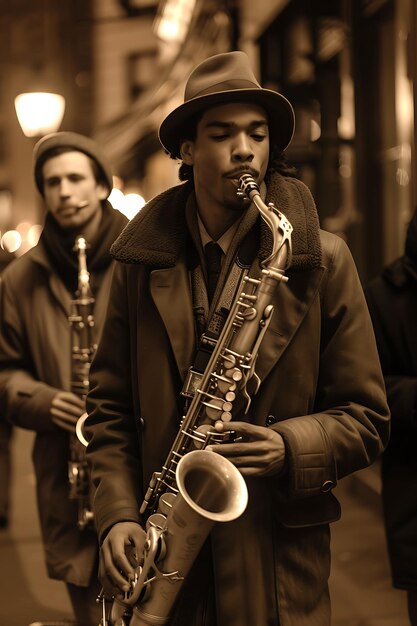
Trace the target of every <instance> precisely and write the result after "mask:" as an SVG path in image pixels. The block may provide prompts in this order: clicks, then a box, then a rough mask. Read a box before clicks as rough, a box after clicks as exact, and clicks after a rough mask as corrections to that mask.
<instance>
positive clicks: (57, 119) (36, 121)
mask: <svg viewBox="0 0 417 626" xmlns="http://www.w3.org/2000/svg"><path fill="white" fill-rule="evenodd" d="M15 108H16V115H17V119H18V120H19V124H20V126H21V129H22V131H23V133H24V134H25V135H26V137H39V136H42V135H47V134H48V133H53V132H55V131H57V130H58V128H59V127H60V124H61V122H62V118H63V117H64V111H65V98H64V97H63V96H61V95H59V94H57V93H45V92H33V93H21V94H20V95H18V96H16V98H15Z"/></svg>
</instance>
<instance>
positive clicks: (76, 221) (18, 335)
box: [0, 132, 127, 626]
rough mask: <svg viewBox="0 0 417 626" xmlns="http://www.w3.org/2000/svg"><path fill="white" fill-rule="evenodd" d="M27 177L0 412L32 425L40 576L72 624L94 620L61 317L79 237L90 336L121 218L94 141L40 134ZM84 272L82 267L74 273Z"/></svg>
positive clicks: (3, 346)
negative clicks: (31, 224) (35, 222)
mask: <svg viewBox="0 0 417 626" xmlns="http://www.w3.org/2000/svg"><path fill="white" fill-rule="evenodd" d="M34 176H35V182H36V185H37V188H38V190H39V192H40V194H41V196H42V198H43V200H44V203H45V207H46V211H47V213H46V219H45V223H44V228H43V231H42V234H41V237H40V239H39V243H38V244H37V246H35V247H34V248H32V249H31V250H30V251H29V252H27V253H26V254H24V255H23V256H22V257H20V258H19V259H17V260H15V261H13V262H12V263H11V264H10V265H9V266H8V267H7V268H6V270H5V271H4V272H3V275H2V281H1V299H0V315H1V319H0V410H1V412H2V414H3V415H4V416H5V417H6V418H7V419H8V420H9V421H10V422H12V423H14V424H16V425H17V426H20V427H22V428H26V429H29V430H33V431H35V432H36V436H35V443H34V449H33V462H34V467H35V474H36V491H37V502H38V512H39V517H40V523H41V530H42V537H43V543H44V548H45V558H46V565H47V570H48V575H49V576H50V577H51V578H54V579H57V580H62V581H65V583H66V586H67V589H68V592H69V596H70V599H71V603H72V606H73V610H74V614H75V617H76V620H77V626H78V625H79V626H97V624H98V622H99V620H100V607H99V605H98V604H97V603H96V597H97V595H98V593H99V591H100V589H99V585H98V582H97V536H96V532H95V530H94V526H93V524H87V525H86V526H85V527H83V528H81V527H80V526H79V524H78V515H79V510H78V507H79V503H78V502H77V501H76V499H74V498H70V485H69V461H70V444H71V442H73V441H75V439H73V438H74V437H75V426H76V423H77V421H78V419H79V418H80V416H81V415H82V414H83V413H84V411H85V390H84V397H83V394H82V393H76V392H75V391H74V388H73V381H74V377H76V376H77V374H78V372H77V371H76V368H77V367H78V364H77V363H76V362H75V361H74V358H73V357H74V354H73V345H72V343H73V335H72V326H71V323H70V317H71V315H72V314H73V313H74V306H73V303H74V302H75V301H76V299H77V297H78V296H79V288H80V282H79V280H80V275H79V270H80V266H79V258H78V253H77V250H76V247H75V242H76V239H78V237H79V236H82V237H83V238H85V241H86V242H87V250H86V255H87V268H88V273H89V276H88V283H89V288H90V290H91V295H92V297H93V298H94V314H93V317H94V328H93V332H94V334H95V341H96V342H97V341H98V338H99V335H100V331H101V328H102V322H103V318H104V312H105V310H106V306H107V299H108V292H109V285H110V280H111V275H112V270H113V263H112V259H111V257H110V254H109V249H110V246H111V244H112V242H113V241H114V240H115V239H116V238H117V236H118V235H119V234H120V232H121V230H122V229H123V227H124V226H125V224H126V223H127V220H126V218H125V217H124V216H123V215H122V214H121V213H120V212H119V211H116V210H114V209H113V208H112V206H111V205H110V203H109V202H108V200H107V197H108V195H109V193H110V191H111V189H112V173H111V170H110V167H109V164H108V162H107V159H106V157H105V155H104V154H103V153H102V151H101V149H100V147H99V146H98V145H97V144H96V143H95V142H94V141H92V140H91V139H90V138H88V137H86V136H84V135H79V134H77V133H73V132H59V133H53V134H51V135H47V136H45V137H44V138H43V139H41V140H40V141H39V142H38V143H37V145H36V146H35V149H34ZM84 278H85V275H84Z"/></svg>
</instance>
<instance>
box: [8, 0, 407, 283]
mask: <svg viewBox="0 0 417 626" xmlns="http://www.w3.org/2000/svg"><path fill="white" fill-rule="evenodd" d="M0 5H1V12H0V231H1V233H2V236H3V240H2V244H3V246H2V247H3V248H5V249H6V250H9V251H10V250H13V249H14V248H15V247H16V245H17V243H19V241H20V240H21V242H20V246H19V248H17V249H16V253H17V254H21V253H22V252H24V251H25V250H26V249H27V248H28V247H30V245H33V242H35V243H36V241H37V237H38V236H39V227H38V226H37V225H38V224H40V223H41V221H42V209H41V207H40V206H39V204H38V198H37V196H36V193H35V188H34V185H33V182H32V172H31V157H32V148H33V145H34V143H35V141H36V139H37V138H39V136H41V135H42V134H45V133H46V132H48V131H49V130H50V127H49V128H48V124H50V123H51V124H52V128H54V124H55V125H56V121H55V120H53V119H52V118H53V113H54V108H55V106H56V105H55V104H50V103H48V102H42V104H41V105H38V104H33V103H29V110H28V112H27V113H26V121H25V122H23V121H21V123H22V124H23V123H25V124H26V129H25V128H23V126H21V125H20V123H19V121H18V118H17V115H16V108H15V98H16V97H17V96H20V95H21V94H24V93H32V94H33V93H34V92H52V93H55V94H58V95H59V96H61V103H60V106H62V105H63V106H64V113H63V118H62V120H61V121H58V125H57V126H55V128H56V127H58V128H59V129H60V130H73V131H77V132H80V133H85V134H88V135H91V136H93V137H94V138H96V139H97V140H98V141H99V142H100V143H101V144H102V146H103V148H104V149H105V150H106V152H107V154H108V156H109V157H110V159H111V161H112V164H113V167H114V171H115V174H116V175H117V178H116V179H115V187H116V190H115V192H114V194H113V197H112V200H113V203H114V205H117V206H118V208H122V210H123V211H125V212H126V213H127V214H128V215H129V216H132V215H133V214H134V213H135V212H136V211H137V210H138V209H139V208H140V205H141V202H142V200H141V198H143V199H144V200H148V199H149V198H150V197H152V196H153V195H155V194H156V193H158V192H159V191H161V190H163V189H165V188H166V187H167V186H169V185H171V184H172V183H175V182H176V181H177V165H176V164H175V162H173V161H171V160H169V159H168V158H167V157H166V155H165V154H164V153H163V151H162V150H161V149H160V147H159V144H158V140H157V129H158V125H159V123H160V121H161V120H162V119H163V118H164V116H165V115H166V114H167V113H168V112H169V111H170V110H171V109H172V108H174V107H175V106H176V105H177V104H178V103H180V102H181V100H182V97H183V86H184V81H185V79H186V77H187V75H188V74H189V72H190V71H191V69H192V68H193V67H194V66H195V65H196V64H197V63H198V62H200V61H202V60H203V59H204V58H206V57H207V56H210V55H212V54H216V53H219V52H224V51H228V50H232V49H241V50H244V51H245V52H246V53H247V54H248V55H249V57H250V59H251V61H252V64H253V67H254V69H255V72H256V74H257V76H258V79H259V80H260V82H261V83H262V85H263V86H264V87H268V88H272V89H278V90H280V91H281V92H282V93H283V94H284V95H285V96H287V97H288V98H289V100H290V101H291V102H292V103H293V105H294V108H295V111H296V134H295V138H294V140H293V142H292V144H291V146H290V148H289V150H288V158H289V160H290V161H291V162H292V163H294V164H295V165H296V166H297V168H298V170H299V175H300V177H301V178H302V179H303V180H304V181H305V182H306V183H307V184H308V185H309V186H310V188H311V190H312V192H313V194H314V196H315V198H316V201H317V205H318V209H319V213H320V218H321V223H322V226H323V228H325V229H327V230H330V231H333V232H337V233H339V234H341V235H342V236H343V237H345V238H346V240H347V241H348V243H349V246H350V248H351V250H352V252H353V255H354V257H355V260H356V263H357V265H358V269H359V273H360V275H361V277H362V279H363V280H367V279H368V278H369V277H371V276H373V275H374V274H376V273H377V272H378V271H379V269H380V268H381V266H382V265H383V263H385V262H388V261H390V260H392V259H394V258H395V257H396V256H398V254H399V253H401V252H402V248H403V241H404V234H405V228H406V224H407V222H408V220H409V217H410V215H411V211H412V208H413V206H414V204H415V201H416V195H417V191H416V188H417V183H416V179H415V177H413V176H412V175H411V173H412V171H413V166H414V160H415V154H414V144H415V134H416V131H415V128H414V124H413V119H414V110H415V107H416V94H415V91H414V82H415V80H416V78H417V74H416V73H417V69H416V59H417V51H416V42H415V30H416V24H417V6H416V3H415V2H412V0H256V2H254V1H253V0H162V1H160V2H158V1H156V0H60V1H59V2H56V0H36V2H34V1H33V0H13V2H10V1H9V0H0ZM35 113H40V114H41V115H42V120H41V122H40V123H39V125H38V126H36V124H37V121H36V120H34V119H32V117H33V116H34V115H35ZM27 114H29V119H27ZM24 132H27V133H29V134H30V133H31V134H32V137H27V136H25V134H24ZM122 193H123V195H122ZM132 194H137V195H132ZM126 196H127V198H126ZM138 196H140V197H141V198H138ZM32 227H33V228H32ZM16 230H17V233H18V235H16V234H15V233H14V234H12V235H10V234H8V235H7V237H5V238H4V234H5V233H8V231H16ZM19 235H20V237H19Z"/></svg>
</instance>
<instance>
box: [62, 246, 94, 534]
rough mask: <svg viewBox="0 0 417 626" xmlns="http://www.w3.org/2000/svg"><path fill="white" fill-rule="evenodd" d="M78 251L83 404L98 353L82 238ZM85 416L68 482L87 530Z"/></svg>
mask: <svg viewBox="0 0 417 626" xmlns="http://www.w3.org/2000/svg"><path fill="white" fill-rule="evenodd" d="M74 251H75V252H77V256H78V289H77V293H76V297H75V299H74V300H72V302H71V315H70V317H69V323H70V327H71V356H72V360H71V364H72V368H71V391H72V392H73V393H74V394H75V395H77V396H78V397H79V398H81V399H82V400H85V398H86V395H87V392H88V386H89V382H88V373H89V370H90V364H91V360H92V358H93V355H94V352H95V350H96V344H95V342H94V314H93V312H94V298H93V295H92V293H91V288H90V275H89V273H88V270H87V255H86V251H87V242H86V240H85V238H84V237H82V236H79V237H77V238H76V240H75V245H74ZM86 416H87V415H86V414H84V415H82V416H81V417H80V419H79V420H78V423H77V426H76V433H75V434H74V435H71V439H70V459H69V463H68V479H69V485H70V499H72V500H76V501H77V502H78V527H79V528H81V529H82V528H85V527H86V526H88V525H89V524H91V523H92V520H93V514H92V511H91V507H90V481H89V471H88V465H87V461H86V458H85V446H86V445H87V442H86V441H85V440H84V438H83V433H82V426H83V422H84V420H85V418H86Z"/></svg>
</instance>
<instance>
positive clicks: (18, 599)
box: [0, 430, 408, 626]
mask: <svg viewBox="0 0 417 626" xmlns="http://www.w3.org/2000/svg"><path fill="white" fill-rule="evenodd" d="M31 445H32V434H31V433H28V432H25V431H22V430H18V431H16V433H15V436H14V442H13V462H14V481H13V507H12V515H11V520H10V525H9V528H8V529H7V530H3V531H0V562H1V568H0V602H1V606H2V615H1V617H0V626H29V624H31V623H32V622H42V621H44V622H51V623H53V624H55V623H56V622H59V621H63V620H70V619H71V609H70V605H69V601H68V598H67V595H66V590H65V587H64V585H63V584H62V583H59V582H57V581H51V580H49V579H48V577H47V574H46V570H45V565H44V561H43V552H42V546H41V542H40V536H39V525H38V521H37V515H36V507H35V498H34V476H33V473H32V467H31V460H30V454H31ZM358 485H359V487H358ZM337 495H338V497H339V498H340V499H341V501H342V507H343V511H344V512H343V517H342V520H341V521H340V522H338V523H336V524H334V525H333V526H332V545H333V557H332V562H333V568H332V576H331V595H332V603H333V621H332V626H408V621H407V617H406V606H405V594H404V593H403V592H401V591H397V590H393V589H392V588H391V582H390V578H389V570H388V561H387V556H386V549H385V543H384V533H383V528H382V524H381V517H380V511H379V502H378V498H377V497H369V494H367V492H366V491H365V490H364V489H362V488H361V487H360V481H359V480H358V479H356V480H355V479H345V480H344V481H342V483H341V484H340V485H339V486H338V488H337ZM51 626H52V625H51ZM184 626H186V625H184Z"/></svg>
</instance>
